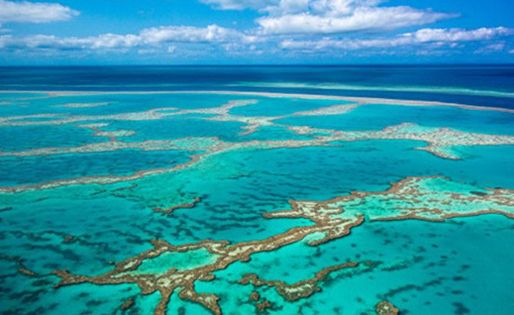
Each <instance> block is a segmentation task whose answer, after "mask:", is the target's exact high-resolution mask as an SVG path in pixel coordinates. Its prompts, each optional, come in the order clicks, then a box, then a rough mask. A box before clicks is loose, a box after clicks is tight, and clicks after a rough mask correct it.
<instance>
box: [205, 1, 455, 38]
mask: <svg viewBox="0 0 514 315" xmlns="http://www.w3.org/2000/svg"><path fill="white" fill-rule="evenodd" d="M203 2H204V3H208V4H211V5H213V6H214V7H215V8H218V9H225V10H234V9H236V10H237V9H246V8H251V9H257V10H259V11H260V12H261V13H262V14H264V16H262V17H260V18H258V19H257V20H256V22H257V24H258V25H259V26H260V28H261V32H262V33H264V34H330V33H347V32H356V31H384V30H391V29H397V28H402V27H407V26H415V25H424V24H429V23H433V22H436V21H439V20H441V19H445V18H449V17H452V15H450V14H445V13H438V12H433V11H430V10H419V9H415V8H412V7H408V6H380V5H381V3H382V2H385V1H383V0H270V1H262V0H261V1H253V0H203Z"/></svg>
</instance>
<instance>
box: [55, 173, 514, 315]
mask: <svg viewBox="0 0 514 315" xmlns="http://www.w3.org/2000/svg"><path fill="white" fill-rule="evenodd" d="M431 179H437V177H428V178H427V177H410V178H407V179H404V180H402V181H400V182H398V183H396V184H394V185H392V187H391V188H390V189H388V190H386V191H385V192H353V193H352V194H350V195H347V196H342V197H337V198H334V199H331V200H328V201H319V202H316V201H290V204H291V208H292V209H291V210H284V211H276V212H269V213H266V214H265V217H267V218H304V219H308V220H310V221H312V222H313V223H314V224H313V225H309V226H300V227H295V228H291V229H290V230H288V231H286V232H283V233H280V234H277V235H273V236H271V237H268V238H266V239H263V240H255V241H247V242H241V243H236V244H230V243H228V242H226V241H212V240H205V241H202V242H198V243H191V244H184V245H179V246H174V245H172V244H169V243H168V242H166V241H163V240H160V241H153V242H152V243H153V246H154V248H153V249H150V250H148V251H145V252H143V253H141V254H139V255H137V256H135V257H131V258H128V259H126V260H124V261H122V262H120V263H118V264H117V265H116V267H115V268H114V270H112V271H110V272H107V273H104V274H101V275H98V276H92V277H88V276H81V275H73V274H70V273H69V272H67V271H63V270H61V271H56V272H55V273H56V275H57V276H59V277H60V278H61V282H60V283H59V284H58V287H61V286H66V285H73V284H79V283H93V284H99V285H103V284H121V283H134V284H137V285H138V286H139V287H140V288H141V291H142V293H143V294H151V293H153V292H156V291H158V292H160V294H161V300H160V303H159V305H158V306H157V307H156V309H155V314H157V315H158V314H165V312H166V307H167V304H168V302H169V299H170V297H171V295H172V294H173V293H174V292H178V295H179V297H180V298H181V299H184V300H189V301H192V302H195V303H199V304H201V305H203V306H204V307H206V308H207V309H209V310H210V311H212V313H214V314H221V309H220V306H219V304H218V300H219V297H218V296H216V295H215V294H207V293H198V292H196V291H195V289H194V284H195V282H196V281H211V280H213V279H214V274H213V273H214V272H216V271H219V270H223V269H225V268H227V267H228V266H230V265H231V264H233V263H235V262H246V261H248V260H249V259H250V256H251V255H253V254H255V253H261V252H271V251H275V250H277V249H279V248H281V247H284V246H287V245H290V244H293V243H296V242H300V241H302V240H305V241H306V243H307V244H309V245H312V246H315V245H320V244H323V243H325V242H328V241H331V240H334V239H337V238H341V237H344V236H346V235H348V234H349V233H350V230H351V228H353V227H355V226H358V225H360V224H362V223H363V222H364V220H365V218H366V219H369V220H403V219H406V218H413V219H426V220H431V221H441V220H445V219H447V218H453V217H461V216H469V215H477V212H476V211H471V212H466V211H463V210H457V209H458V205H459V203H462V202H464V203H481V202H482V203H483V202H485V203H484V205H485V206H486V207H487V208H485V209H483V210H480V214H486V213H501V214H504V215H506V216H508V217H511V218H514V192H513V191H510V190H504V189H494V190H489V191H488V192H486V193H480V194H476V193H462V194H461V193H457V192H448V193H446V192H440V191H427V190H426V187H425V188H423V187H421V185H422V184H425V182H426V181H428V180H431ZM375 197H378V198H382V199H383V200H388V201H389V202H394V201H395V199H397V200H399V201H401V202H405V206H402V207H398V208H395V207H393V209H392V210H387V211H386V210H385V209H374V207H376V200H367V199H366V198H375ZM448 198H451V200H453V201H454V202H457V204H456V208H455V209H453V207H452V203H451V200H448ZM423 200H425V201H423ZM367 202H370V203H371V205H372V206H370V207H368V208H365V209H366V211H368V212H370V213H362V212H360V211H358V210H355V209H354V208H353V207H355V206H356V205H357V206H359V205H366V204H367ZM427 203H428V205H427ZM373 205H375V206H373ZM443 206H446V207H447V208H443ZM461 208H462V207H461ZM382 210H383V211H382ZM377 211H378V212H377ZM198 249H204V250H207V251H208V252H209V253H210V254H212V257H213V260H212V261H211V262H210V263H208V264H205V265H202V266H199V267H195V268H191V269H185V270H177V269H176V268H174V267H173V266H169V269H168V270H167V271H165V272H163V273H158V274H155V273H143V272H139V273H138V272H136V271H137V269H138V267H139V266H140V265H141V263H142V262H143V261H144V260H147V259H152V258H156V257H158V256H160V255H162V254H164V253H167V252H176V253H186V252H189V251H192V250H198ZM371 265H372V264H370V266H371ZM355 267H356V264H355V263H346V264H343V265H337V266H333V267H329V268H327V269H324V270H322V271H320V272H319V273H317V274H316V275H315V277H314V278H313V279H309V280H305V281H301V282H298V283H295V284H293V285H287V284H285V283H283V282H281V281H264V280H261V279H259V278H258V277H257V276H256V275H249V276H247V277H245V278H244V279H243V282H246V283H252V284H254V285H256V286H259V285H269V286H274V287H275V288H277V290H278V291H279V292H280V293H281V295H283V296H284V297H285V298H286V299H288V300H295V299H299V298H302V297H306V296H309V295H310V294H312V293H313V292H315V291H317V290H319V287H317V283H318V282H319V281H321V280H322V279H324V278H325V277H326V276H327V275H328V274H329V273H330V272H333V271H335V270H339V269H344V268H355ZM381 309H386V307H385V306H384V307H383V308H381ZM387 309H388V308H387Z"/></svg>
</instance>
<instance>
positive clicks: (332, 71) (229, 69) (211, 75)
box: [0, 65, 514, 108]
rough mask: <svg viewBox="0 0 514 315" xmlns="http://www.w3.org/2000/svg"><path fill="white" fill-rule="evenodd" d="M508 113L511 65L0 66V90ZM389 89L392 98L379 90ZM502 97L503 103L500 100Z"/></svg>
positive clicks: (513, 89)
mask: <svg viewBox="0 0 514 315" xmlns="http://www.w3.org/2000/svg"><path fill="white" fill-rule="evenodd" d="M284 83H287V84H290V83H295V84H307V85H321V86H322V87H323V89H322V90H320V89H318V88H314V87H312V86H310V87H305V88H301V89H300V90H302V91H303V92H309V93H313V94H331V95H347V96H350V95H354V96H366V97H386V98H403V99H423V100H438V101H447V102H456V103H465V104H476V105H482V106H502V107H509V108H514V103H513V101H512V100H514V65H424V66H415V65H396V66H395V65H382V66H373V65H362V66H169V67H167V66H141V67H137V66H126V67H123V66H105V67H101V66H98V67H0V90H11V89H15V90H18V89H20V90H123V91H126V90H198V89H201V90H210V89H216V90H218V89H222V90H260V91H282V92H298V90H299V88H297V87H295V88H291V87H277V86H275V87H270V86H264V87H259V85H261V86H262V85H267V84H284ZM387 89H393V90H394V91H387ZM506 95H507V96H508V97H505V96H506Z"/></svg>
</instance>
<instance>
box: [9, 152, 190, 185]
mask: <svg viewBox="0 0 514 315" xmlns="http://www.w3.org/2000/svg"><path fill="white" fill-rule="evenodd" d="M189 154H190V153H188V152H182V151H143V150H121V151H115V152H114V151H113V152H101V153H80V154H60V155H49V156H26V157H2V158H0V184H1V185H3V186H12V185H22V184H35V183H40V182H46V181H52V180H57V179H65V178H77V177H85V176H109V175H112V176H121V175H130V174H133V173H135V172H137V171H140V170H147V169H157V168H163V167H166V168H171V167H173V166H175V165H177V164H180V163H184V162H187V161H188V160H189V159H190V158H189Z"/></svg>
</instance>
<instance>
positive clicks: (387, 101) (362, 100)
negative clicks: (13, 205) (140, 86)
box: [0, 90, 514, 113]
mask: <svg viewBox="0 0 514 315" xmlns="http://www.w3.org/2000/svg"><path fill="white" fill-rule="evenodd" d="M0 93H19V94H47V95H48V96H49V97H52V96H81V95H84V96H85V95H113V94H114V95H115V94H124V95H145V94H217V95H242V96H261V97H273V98H282V97H283V98H288V97H292V98H300V99H314V100H334V101H351V102H356V103H359V105H366V104H375V105H398V106H447V107H457V108H462V109H467V110H483V111H498V112H505V113H514V109H510V108H504V107H493V106H480V105H467V104H459V103H451V102H440V101H422V100H405V99H391V98H375V97H357V96H342V95H324V94H305V93H283V92H258V91H255V92H253V91H230V90H184V91H176V90H171V91H165V90H158V91H122V90H115V91H48V90H47V91H45V90H0Z"/></svg>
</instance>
